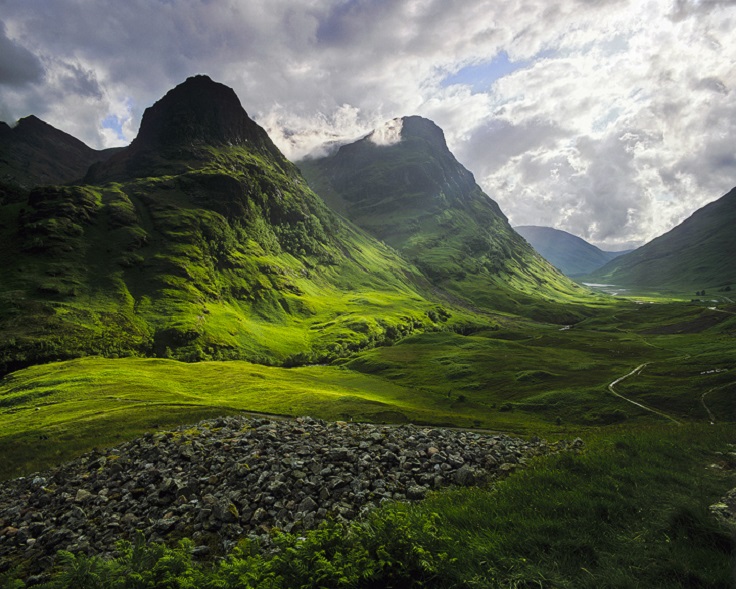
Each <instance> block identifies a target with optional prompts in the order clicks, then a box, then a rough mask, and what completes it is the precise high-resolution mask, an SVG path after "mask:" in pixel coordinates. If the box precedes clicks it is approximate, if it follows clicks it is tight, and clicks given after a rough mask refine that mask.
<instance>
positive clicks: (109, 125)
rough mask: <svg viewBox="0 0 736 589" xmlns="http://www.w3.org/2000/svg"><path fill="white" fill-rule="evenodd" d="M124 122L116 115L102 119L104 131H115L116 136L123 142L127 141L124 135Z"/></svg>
mask: <svg viewBox="0 0 736 589" xmlns="http://www.w3.org/2000/svg"><path fill="white" fill-rule="evenodd" d="M123 122H124V121H123V120H122V119H120V117H118V116H116V115H107V116H106V117H105V118H104V119H102V128H103V129H112V130H113V131H115V135H116V136H117V138H118V139H120V140H121V141H125V135H123Z"/></svg>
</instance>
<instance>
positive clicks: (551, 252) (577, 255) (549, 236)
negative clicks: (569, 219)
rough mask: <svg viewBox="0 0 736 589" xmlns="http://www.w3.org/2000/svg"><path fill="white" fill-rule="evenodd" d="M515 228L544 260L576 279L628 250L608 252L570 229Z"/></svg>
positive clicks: (524, 226) (532, 226)
mask: <svg viewBox="0 0 736 589" xmlns="http://www.w3.org/2000/svg"><path fill="white" fill-rule="evenodd" d="M514 230H515V231H516V232H517V233H518V234H519V235H521V236H522V237H523V238H524V239H526V240H527V241H528V242H529V243H530V244H531V246H532V247H533V248H534V249H535V250H537V251H538V252H539V253H540V254H542V256H543V257H544V259H546V260H547V261H548V262H549V263H550V264H552V265H553V266H555V267H556V268H558V269H559V270H560V271H561V272H562V273H563V274H565V275H566V276H570V277H572V278H574V277H576V276H582V275H584V274H588V273H590V272H593V270H596V269H597V268H600V267H601V266H603V265H604V264H606V263H607V262H610V261H611V260H613V259H614V258H617V257H618V256H620V255H622V254H624V253H627V252H606V251H603V250H602V249H600V248H597V247H596V246H594V245H593V244H592V243H588V242H587V241H585V240H584V239H581V238H580V237H577V236H576V235H572V234H571V233H568V232H567V231H561V230H559V229H553V228H552V227H538V226H535V225H522V226H519V227H514Z"/></svg>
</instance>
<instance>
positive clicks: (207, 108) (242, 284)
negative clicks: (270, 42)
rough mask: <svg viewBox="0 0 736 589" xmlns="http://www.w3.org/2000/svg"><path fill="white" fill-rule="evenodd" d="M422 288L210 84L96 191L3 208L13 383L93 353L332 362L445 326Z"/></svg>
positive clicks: (162, 118)
mask: <svg viewBox="0 0 736 589" xmlns="http://www.w3.org/2000/svg"><path fill="white" fill-rule="evenodd" d="M423 281H424V279H423V277H422V276H421V275H420V274H419V273H418V272H417V271H416V270H415V269H413V268H411V267H409V266H407V264H406V263H405V262H404V261H403V260H402V259H400V258H399V257H398V256H397V255H396V253H395V252H393V251H391V250H390V249H389V248H387V247H386V246H385V245H383V244H381V243H379V242H377V241H375V240H374V239H372V238H370V237H369V236H367V235H366V234H365V233H363V232H362V231H360V230H358V229H357V228H355V227H354V226H352V225H350V224H348V223H346V222H345V221H343V220H342V219H341V218H340V217H338V216H337V215H335V214H334V213H332V212H331V211H330V210H329V209H328V208H327V207H326V206H325V204H324V203H323V201H322V200H321V199H319V198H318V197H317V196H316V195H315V194H314V193H313V192H312V191H311V190H310V189H309V188H308V186H307V184H306V182H305V181H304V180H303V179H302V177H301V176H300V174H299V172H298V170H297V168H296V167H295V166H294V165H293V164H291V163H290V162H289V161H288V160H286V158H284V157H283V155H282V154H281V153H280V152H279V151H278V149H276V147H275V146H274V145H273V143H272V142H271V140H270V139H269V138H268V136H267V134H266V133H265V131H263V129H261V128H260V127H259V126H258V125H257V124H256V123H255V122H253V121H252V120H250V119H249V118H248V116H247V115H246V114H245V111H244V110H243V109H242V107H241V105H240V102H239V100H238V98H237V97H236V96H235V93H234V92H233V91H232V90H231V89H229V88H227V87H226V86H223V85H221V84H218V83H216V82H213V81H212V80H210V79H209V78H207V77H205V76H198V77H195V78H190V79H188V80H187V81H185V82H184V83H182V84H181V85H179V86H177V87H176V88H174V89H173V90H172V91H170V92H169V93H168V94H167V95H166V96H164V97H163V98H162V99H161V100H160V101H159V102H157V103H156V104H155V105H153V106H152V107H151V108H149V109H148V110H147V111H146V112H145V114H144V116H143V119H142V123H141V129H140V132H139V135H138V137H137V138H136V139H135V141H133V143H132V144H131V145H130V146H129V147H127V148H125V149H123V150H121V151H120V152H118V153H117V154H115V155H114V156H113V157H111V158H110V159H109V160H107V161H105V162H101V163H99V164H97V165H96V166H93V168H92V169H91V170H90V171H89V173H88V174H87V176H86V180H85V183H84V184H78V185H73V186H72V185H68V186H46V187H40V188H35V189H33V190H32V191H31V192H30V194H29V195H28V196H27V199H25V200H24V202H8V203H6V204H5V205H0V333H3V336H4V337H3V338H2V343H0V373H3V372H7V371H10V370H14V369H17V368H19V367H21V366H25V365H28V364H31V363H37V362H40V361H44V360H49V359H54V358H69V357H75V356H79V355H84V354H103V355H107V356H117V355H131V354H136V355H157V356H166V357H174V358H178V359H184V360H203V359H210V358H212V359H228V358H245V359H250V360H254V361H260V362H263V363H284V362H286V363H304V362H312V361H326V359H329V358H333V357H338V356H341V355H344V354H346V353H348V352H351V351H354V350H357V349H360V348H361V347H365V346H369V345H374V344H376V343H380V342H386V341H391V339H392V338H393V339H395V338H397V337H399V336H401V335H402V334H406V333H408V332H410V331H412V330H413V329H417V328H422V327H424V326H431V325H432V324H433V323H434V320H432V319H430V318H429V315H428V314H427V311H429V310H432V309H435V308H436V307H437V305H436V304H435V303H430V302H428V301H427V300H426V299H425V297H424V295H423V294H421V292H420V286H418V285H421V284H422V282H423ZM434 316H435V317H436V314H435V315H434ZM445 320H446V318H445Z"/></svg>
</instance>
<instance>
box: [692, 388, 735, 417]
mask: <svg viewBox="0 0 736 589" xmlns="http://www.w3.org/2000/svg"><path fill="white" fill-rule="evenodd" d="M734 384H736V381H734V382H727V383H726V384H722V385H721V386H718V387H713V388H712V389H708V390H707V391H705V392H704V393H703V394H702V395H700V403H701V405H703V408H704V409H705V410H706V411H707V413H708V418H709V419H710V423H711V425H715V423H716V418H715V415H713V412H712V411H711V410H710V407H708V405H706V404H705V397H706V395H708V394H709V393H712V392H713V391H720V390H721V389H725V388H728V387H731V386H733V385H734Z"/></svg>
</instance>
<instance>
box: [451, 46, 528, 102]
mask: <svg viewBox="0 0 736 589" xmlns="http://www.w3.org/2000/svg"><path fill="white" fill-rule="evenodd" d="M528 63H529V62H526V61H511V60H509V56H508V54H507V53H506V52H505V51H501V52H500V53H498V54H497V55H496V56H495V57H494V58H493V59H492V60H490V61H486V62H484V63H480V64H477V65H469V66H467V67H464V68H463V69H461V70H460V71H458V72H456V73H454V74H452V75H450V76H447V77H446V78H445V79H444V80H442V86H443V87H447V86H452V85H453V84H465V85H468V86H470V87H471V88H472V90H473V92H474V93H476V92H486V91H487V90H488V89H489V88H490V87H491V84H493V82H495V81H496V80H498V79H499V78H503V77H504V76H506V75H508V74H510V73H512V72H515V71H516V70H518V69H521V68H523V67H525V66H526V65H528Z"/></svg>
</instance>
